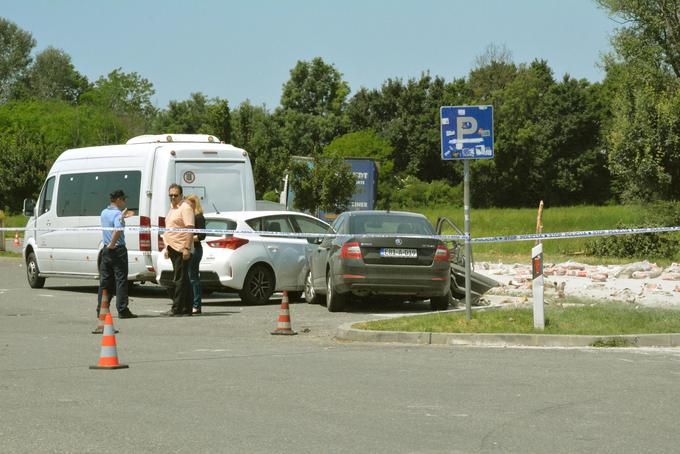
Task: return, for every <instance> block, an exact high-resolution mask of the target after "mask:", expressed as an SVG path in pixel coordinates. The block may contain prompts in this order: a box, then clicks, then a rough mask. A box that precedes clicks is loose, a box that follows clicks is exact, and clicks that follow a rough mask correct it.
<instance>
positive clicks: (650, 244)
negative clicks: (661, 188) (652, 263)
mask: <svg viewBox="0 0 680 454" xmlns="http://www.w3.org/2000/svg"><path fill="white" fill-rule="evenodd" d="M642 211H643V212H644V216H643V220H642V221H641V222H638V223H635V224H627V223H619V224H618V225H617V226H616V228H619V229H632V228H647V227H650V228H651V227H665V226H671V225H673V226H677V225H680V203H679V202H658V203H655V204H653V205H649V206H647V207H645V208H643V209H642ZM585 252H586V254H589V255H597V256H601V257H621V258H630V257H663V258H667V259H671V260H672V259H674V258H675V257H676V256H679V255H680V236H678V235H674V234H663V233H662V234H659V233H644V234H636V235H615V236H606V237H598V238H595V239H592V240H589V241H587V242H586V247H585Z"/></svg>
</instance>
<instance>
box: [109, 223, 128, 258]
mask: <svg viewBox="0 0 680 454" xmlns="http://www.w3.org/2000/svg"><path fill="white" fill-rule="evenodd" d="M113 226H114V227H115V228H124V227H125V221H123V215H122V214H121V215H119V216H116V218H115V219H114V221H113ZM122 233H123V231H122V230H114V231H113V234H112V235H111V242H110V243H109V244H108V246H107V248H108V249H109V250H111V251H112V250H114V249H115V248H116V243H118V239H119V238H120V236H121V235H122Z"/></svg>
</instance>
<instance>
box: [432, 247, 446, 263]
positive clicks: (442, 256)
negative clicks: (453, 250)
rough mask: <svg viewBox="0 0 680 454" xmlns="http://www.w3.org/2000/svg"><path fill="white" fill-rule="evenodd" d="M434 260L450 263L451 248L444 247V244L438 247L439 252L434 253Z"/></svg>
mask: <svg viewBox="0 0 680 454" xmlns="http://www.w3.org/2000/svg"><path fill="white" fill-rule="evenodd" d="M434 259H435V260H441V261H444V262H448V261H449V248H447V247H446V246H444V245H443V244H440V245H439V246H437V250H436V251H435V252H434Z"/></svg>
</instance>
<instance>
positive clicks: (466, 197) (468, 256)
mask: <svg viewBox="0 0 680 454" xmlns="http://www.w3.org/2000/svg"><path fill="white" fill-rule="evenodd" d="M463 175H464V176H463V204H464V206H465V211H464V214H465V221H464V229H465V318H467V319H468V320H471V319H472V303H471V297H470V294H471V293H472V283H471V279H470V274H471V270H470V267H471V266H472V265H471V262H472V243H470V160H469V159H464V160H463Z"/></svg>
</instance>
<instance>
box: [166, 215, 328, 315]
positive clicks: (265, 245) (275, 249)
mask: <svg viewBox="0 0 680 454" xmlns="http://www.w3.org/2000/svg"><path fill="white" fill-rule="evenodd" d="M204 216H205V220H206V229H212V230H235V231H236V232H237V233H234V234H219V233H208V234H207V236H206V238H205V240H203V241H202V245H203V258H202V259H201V263H200V266H199V272H200V277H201V286H202V288H203V289H205V290H208V291H210V290H215V291H235V292H238V293H239V295H240V296H241V299H242V300H243V302H244V303H246V304H263V303H266V302H267V301H268V300H269V297H270V296H271V295H272V293H273V292H274V291H283V290H288V291H289V292H290V293H289V296H290V297H291V298H292V299H295V298H299V297H300V296H301V295H302V290H303V289H304V278H305V275H306V274H307V269H308V267H307V259H306V255H307V254H308V250H309V249H311V248H313V247H315V246H312V245H310V244H309V243H308V242H307V240H306V238H301V237H295V236H294V235H295V234H296V233H310V234H312V233H326V231H327V230H328V229H329V225H328V224H326V223H325V222H323V221H320V220H319V219H317V218H315V217H313V216H309V215H306V214H303V213H298V212H291V211H237V212H225V213H205V214H204ZM258 232H266V233H258ZM156 273H157V279H158V282H159V283H160V284H161V285H162V286H164V287H166V288H172V287H173V280H172V277H173V272H172V262H171V261H170V260H169V259H165V258H164V257H163V256H162V254H161V255H160V256H159V259H158V266H157V270H156Z"/></svg>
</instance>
